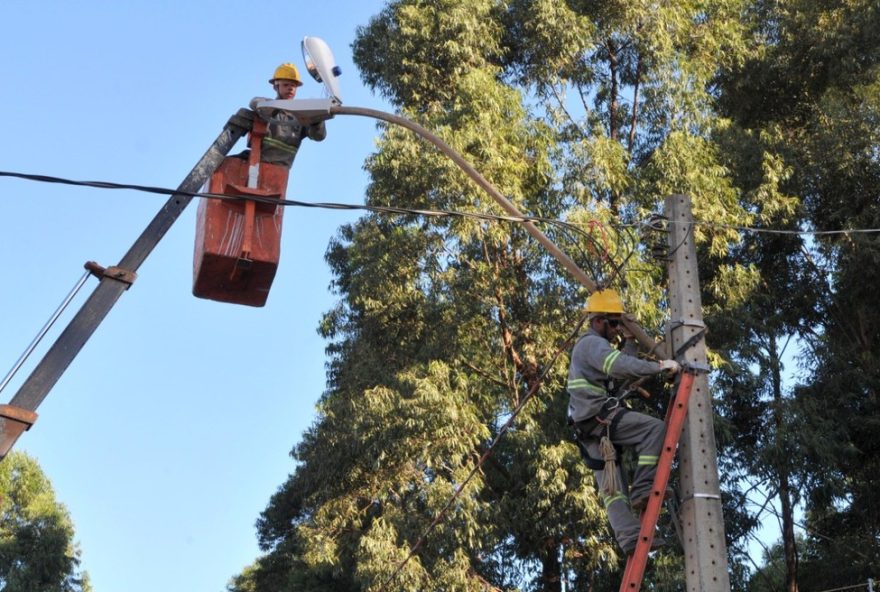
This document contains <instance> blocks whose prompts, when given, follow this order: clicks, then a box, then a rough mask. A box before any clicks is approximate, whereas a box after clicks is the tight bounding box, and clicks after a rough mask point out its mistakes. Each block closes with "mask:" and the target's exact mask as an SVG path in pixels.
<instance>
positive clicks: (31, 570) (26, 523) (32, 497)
mask: <svg viewBox="0 0 880 592" xmlns="http://www.w3.org/2000/svg"><path fill="white" fill-rule="evenodd" d="M78 568H79V551H78V549H76V547H75V546H74V542H73V524H72V522H71V521H70V516H69V515H68V513H67V509H66V508H65V507H64V506H63V505H61V504H59V503H58V502H57V501H56V500H55V493H54V492H53V491H52V486H51V485H50V484H49V481H48V479H46V476H45V475H44V474H43V472H42V470H40V467H39V465H37V463H36V461H35V460H33V459H31V458H30V457H28V456H27V455H26V454H24V453H21V452H12V453H10V454H9V455H8V456H7V457H6V458H5V459H4V460H3V462H2V463H0V584H2V588H3V590H5V591H6V592H88V591H89V590H91V587H90V586H89V583H88V576H87V575H86V574H83V573H80V572H79V569H78Z"/></svg>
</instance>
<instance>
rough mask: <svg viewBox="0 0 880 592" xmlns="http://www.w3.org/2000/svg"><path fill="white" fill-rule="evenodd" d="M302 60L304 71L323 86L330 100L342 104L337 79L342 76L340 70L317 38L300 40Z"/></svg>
mask: <svg viewBox="0 0 880 592" xmlns="http://www.w3.org/2000/svg"><path fill="white" fill-rule="evenodd" d="M302 52H303V60H304V61H305V63H306V70H308V71H309V74H311V75H312V78H314V79H315V80H317V81H318V82H321V83H323V84H324V88H326V89H327V93H328V94H329V95H330V99H331V100H333V101H336V103H337V104H339V105H341V104H342V98H341V96H340V94H341V93H340V91H339V82H338V80H337V79H338V78H339V76H340V75H341V74H342V70H341V69H340V68H339V66H337V65H336V61H335V60H334V59H333V52H331V51H330V48H329V47H328V46H327V44H326V43H325V42H324V40H323V39H321V38H319V37H304V38H303V40H302Z"/></svg>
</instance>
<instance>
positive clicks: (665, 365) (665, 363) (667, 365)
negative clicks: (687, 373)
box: [660, 360, 681, 374]
mask: <svg viewBox="0 0 880 592" xmlns="http://www.w3.org/2000/svg"><path fill="white" fill-rule="evenodd" d="M660 370H663V371H667V372H670V373H672V374H675V373H676V372H678V371H679V370H681V364H679V363H678V362H676V361H675V360H660Z"/></svg>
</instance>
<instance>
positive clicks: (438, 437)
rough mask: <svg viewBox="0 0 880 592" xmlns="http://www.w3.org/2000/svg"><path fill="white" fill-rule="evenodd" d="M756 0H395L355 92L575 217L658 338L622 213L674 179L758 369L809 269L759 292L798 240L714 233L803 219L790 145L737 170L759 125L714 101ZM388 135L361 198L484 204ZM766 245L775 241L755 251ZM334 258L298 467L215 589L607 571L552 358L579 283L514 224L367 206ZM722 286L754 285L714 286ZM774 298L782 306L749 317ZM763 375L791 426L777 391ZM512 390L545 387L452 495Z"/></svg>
mask: <svg viewBox="0 0 880 592" xmlns="http://www.w3.org/2000/svg"><path fill="white" fill-rule="evenodd" d="M750 7H752V4H751V3H748V2H746V1H745V0H742V1H728V2H697V1H689V0H679V1H674V2H667V3H663V5H662V6H659V7H658V6H656V5H654V4H651V5H647V4H645V5H642V4H639V3H635V4H634V3H631V2H616V1H603V2H580V1H575V0H572V1H570V2H566V3H562V2H557V1H554V0H514V1H512V2H498V1H494V0H477V1H470V2H462V1H461V0H397V1H393V2H390V3H389V4H388V5H387V6H386V8H385V9H384V10H383V11H382V12H381V13H380V14H379V15H377V16H376V17H374V18H373V19H372V20H371V21H370V23H369V24H368V25H367V26H365V27H363V28H362V29H360V30H359V31H358V36H357V39H356V41H355V43H354V46H353V49H354V56H355V61H356V62H357V64H358V67H359V68H360V69H361V72H362V77H363V79H364V81H365V82H366V83H367V84H368V85H370V86H371V87H372V88H373V89H374V90H376V91H378V92H380V93H381V94H383V95H384V96H385V97H387V98H388V99H389V101H390V102H391V103H392V104H393V105H394V106H395V108H397V109H398V110H399V111H400V112H401V113H402V114H403V115H405V116H407V117H410V118H412V119H414V120H416V121H418V122H419V123H421V124H423V125H424V126H426V127H428V128H429V129H431V130H432V131H435V132H436V133H438V134H439V135H440V136H441V137H443V138H444V140H446V141H447V142H448V143H449V144H450V145H452V146H453V147H454V148H456V149H457V150H459V151H460V152H462V153H463V154H465V155H466V157H467V158H468V159H469V160H470V161H471V162H473V163H474V164H475V165H476V168H477V169H479V170H480V171H481V172H482V173H483V174H484V176H486V177H487V178H488V179H489V180H490V181H491V182H492V183H493V184H495V185H496V186H497V187H499V188H500V190H501V191H502V193H504V194H505V195H506V196H508V198H510V199H511V200H512V201H513V202H514V203H516V204H517V205H518V207H520V209H522V210H523V211H525V212H528V213H530V214H534V215H539V216H542V217H545V218H555V219H565V220H566V221H567V222H568V223H569V224H568V225H553V226H548V228H547V229H548V233H549V234H551V235H552V236H553V238H554V239H555V240H557V242H559V243H561V244H562V245H563V246H564V247H565V249H566V250H567V251H568V252H570V253H573V254H575V257H576V258H577V260H578V262H579V263H581V264H582V266H584V267H585V268H587V269H588V270H589V271H590V272H591V273H592V274H593V275H594V276H595V278H596V279H597V281H599V282H600V283H602V284H603V285H605V286H612V285H613V286H615V287H620V288H622V289H624V290H625V292H626V296H627V297H628V300H629V303H630V308H631V309H632V310H633V311H634V312H636V313H637V314H638V315H639V316H640V317H641V318H642V320H643V321H644V322H645V323H646V325H647V326H649V327H650V328H652V329H654V330H659V329H660V325H661V323H662V321H663V319H664V314H663V304H664V295H663V291H662V283H663V279H662V276H661V273H660V267H659V266H657V265H655V262H654V261H653V260H652V259H651V252H650V250H649V249H648V248H647V247H646V246H644V245H643V244H642V243H641V240H640V239H641V238H642V237H641V236H639V235H638V233H637V232H635V231H634V230H633V227H634V226H635V225H637V224H638V223H640V222H641V221H643V220H644V219H645V218H646V217H647V216H648V215H649V214H651V213H654V212H657V211H658V209H659V207H660V204H661V203H662V199H663V198H664V197H665V196H666V195H667V194H669V193H672V192H676V193H678V192H687V193H690V194H691V195H692V196H693V198H694V204H695V213H696V215H697V216H698V218H699V219H700V221H701V222H702V223H703V224H702V225H701V226H699V227H698V229H697V231H696V232H697V239H698V243H699V246H700V258H701V264H702V265H703V267H705V268H707V271H708V273H707V275H706V277H708V278H710V281H711V286H712V289H714V290H716V293H715V294H714V299H713V300H712V303H713V305H714V306H715V307H716V310H715V311H714V312H715V313H716V315H717V318H718V319H727V320H728V321H729V320H730V319H733V318H734V316H733V315H732V314H731V312H730V311H731V310H740V311H742V310H745V309H744V308H743V303H745V302H753V303H754V307H753V308H750V309H749V310H747V312H748V313H749V314H750V315H751V318H752V321H753V322H751V323H750V324H749V325H748V331H752V333H751V334H750V335H751V336H748V335H747V336H743V335H742V334H740V333H736V332H735V331H734V327H733V323H730V325H729V327H728V328H729V329H730V332H731V333H730V336H729V338H725V342H724V344H725V345H728V344H729V348H728V349H727V350H725V353H729V355H730V357H731V359H733V356H734V355H737V356H738V358H736V359H734V361H735V362H737V363H740V364H747V363H749V362H750V361H751V360H753V359H757V358H755V357H754V355H753V354H754V352H751V353H750V352H748V351H745V350H746V349H747V348H753V347H754V345H755V340H756V339H757V338H761V339H764V340H765V342H766V344H767V348H766V351H764V352H762V353H761V355H760V360H761V362H762V363H766V364H767V365H768V366H767V367H768V368H770V369H773V366H772V364H773V363H774V360H775V361H778V352H776V351H774V347H775V346H776V344H778V343H779V340H780V339H781V338H782V337H783V336H784V334H785V332H786V331H788V330H789V329H790V327H791V326H794V325H796V324H797V322H798V320H799V319H800V318H801V317H797V319H798V320H793V319H791V318H789V317H788V316H787V315H785V314H782V312H785V311H784V310H781V308H782V307H779V306H776V304H777V303H775V302H774V301H773V297H772V295H774V294H775V295H779V294H782V293H783V287H784V286H785V285H787V286H788V289H791V288H792V287H795V288H796V287H799V286H801V285H802V283H801V282H802V281H803V277H802V275H800V274H799V273H792V274H790V275H788V276H786V280H785V281H786V282H787V284H784V283H782V282H780V283H778V284H775V283H774V284H773V288H774V290H773V291H772V292H771V294H769V295H768V297H767V298H766V299H752V300H749V297H750V296H752V295H755V294H760V293H761V291H762V290H763V289H764V286H763V285H762V284H761V283H760V282H758V281H755V280H756V279H760V277H759V273H760V271H759V269H764V270H767V271H769V270H771V269H772V268H773V267H779V268H785V266H786V264H787V262H788V261H790V260H791V258H792V257H793V256H795V255H793V253H794V254H796V253H797V252H798V251H797V244H796V243H795V242H793V241H788V242H786V241H779V242H778V244H777V243H773V242H772V241H758V240H754V241H751V242H749V241H745V240H743V237H742V236H741V234H740V233H739V232H737V231H736V230H734V229H733V228H730V226H733V225H737V226H739V225H743V224H749V223H753V222H757V223H765V224H770V223H779V222H784V223H786V224H789V225H793V224H795V221H794V218H793V216H794V212H795V211H796V210H797V206H798V205H799V202H798V200H797V199H795V198H793V197H791V195H792V194H790V193H789V192H787V191H786V187H785V182H786V179H787V175H788V174H789V171H788V169H787V168H786V164H787V162H786V161H785V160H783V159H782V158H781V156H780V154H781V151H780V150H767V151H766V154H764V152H762V153H761V158H757V159H752V160H751V161H747V160H746V159H745V157H744V156H743V155H745V154H747V153H748V146H749V145H751V146H752V147H754V146H755V145H761V144H762V143H763V144H765V145H770V142H769V140H764V139H763V138H761V137H760V136H758V141H756V140H755V137H754V136H752V135H750V130H749V128H748V127H747V126H745V125H741V124H737V123H736V120H735V119H733V116H732V115H731V114H727V115H726V116H725V115H721V114H719V111H718V109H717V107H718V105H719V104H720V94H721V93H722V90H723V86H722V85H721V82H722V78H721V76H720V75H721V73H722V71H728V72H738V71H740V67H741V66H742V65H743V64H744V63H746V61H747V60H748V59H752V58H754V57H755V56H759V55H760V47H757V48H756V47H755V46H754V45H750V44H749V40H750V38H749V37H748V35H749V33H750V31H749V29H748V22H747V21H746V20H745V18H744V14H745V13H746V12H747V9H749V8H750ZM381 131H382V137H381V140H380V142H379V145H378V148H377V151H376V153H375V154H374V155H372V156H371V158H370V159H369V160H368V162H367V164H366V168H367V170H368V172H369V173H370V175H371V183H370V186H369V187H368V189H367V201H368V203H370V204H371V205H382V206H384V205H393V206H396V207H408V208H420V209H425V208H432V209H445V210H456V211H460V212H498V209H497V206H496V205H495V204H494V203H493V202H492V201H491V200H489V199H487V197H486V196H485V195H483V194H481V193H480V192H479V191H478V189H477V188H476V187H475V186H474V185H473V184H472V183H471V182H470V180H469V179H467V178H466V177H465V176H464V175H463V174H462V173H461V172H460V171H458V170H456V169H455V168H454V166H453V165H452V163H450V162H448V161H447V160H445V158H444V157H442V156H441V155H439V154H437V153H436V152H434V151H433V150H430V149H427V148H426V146H425V144H424V143H422V142H421V141H419V140H418V139H417V138H415V137H414V136H412V135H411V134H410V133H409V132H406V131H403V130H400V129H397V128H390V127H386V126H383V127H382V128H381ZM731 146H733V147H735V148H737V150H736V151H734V152H732V153H730V154H728V152H727V149H728V148H730V147H731ZM765 248H770V249H771V250H772V251H773V252H772V253H767V256H766V257H763V258H762V255H764V254H765V253H764V249H765ZM777 250H778V252H776V251H777ZM771 254H772V255H773V256H770V255H771ZM743 256H745V257H747V259H748V260H746V261H743V260H742V257H743ZM327 261H328V263H329V265H330V267H331V269H332V270H333V273H334V278H335V279H334V281H333V287H334V289H335V290H336V293H337V294H338V296H339V302H338V305H337V306H336V307H335V308H334V309H333V310H331V311H329V312H328V314H327V315H326V316H325V318H324V319H323V322H322V324H321V328H320V330H321V333H322V335H324V336H325V337H326V338H327V339H328V341H329V346H328V354H329V355H330V363H329V366H328V388H327V390H326V392H325V393H324V394H323V396H322V397H321V400H320V407H319V416H318V418H317V420H316V422H315V424H314V425H313V426H312V427H311V428H310V429H309V430H308V431H307V433H306V434H305V435H304V436H303V438H302V440H301V442H300V443H299V444H297V446H296V447H295V448H294V451H293V453H292V454H293V457H294V459H295V460H296V462H297V466H296V470H295V471H294V473H293V474H292V475H291V476H290V478H289V479H288V480H287V481H286V482H285V483H283V484H282V485H281V487H280V488H279V490H278V491H277V492H276V493H275V495H273V496H272V498H271V500H270V502H269V504H268V506H267V508H266V510H265V511H264V512H263V514H262V515H261V517H260V519H259V521H258V533H259V535H258V536H259V540H260V544H261V547H262V549H263V551H264V552H265V555H264V556H263V557H261V558H260V560H258V562H257V563H256V564H255V565H254V566H253V567H252V568H251V569H250V570H249V571H248V573H246V574H243V575H242V576H241V579H239V580H237V581H236V582H234V583H233V586H237V587H233V588H231V589H235V590H241V591H245V590H247V591H248V592H251V591H252V590H254V591H257V592H262V591H263V590H270V589H272V590H323V589H330V588H332V589H336V590H351V591H355V590H378V589H380V588H381V587H382V586H383V583H384V582H387V581H390V580H393V584H391V586H392V587H393V588H394V589H406V590H416V589H419V590H421V589H432V590H444V589H462V590H471V589H473V590H485V589H490V590H492V589H521V590H541V591H547V592H554V591H557V590H561V589H562V586H563V584H562V583H563V582H567V584H568V585H567V586H566V587H569V588H576V589H601V588H607V587H610V585H611V580H612V579H613V578H614V577H615V574H616V570H617V569H618V568H619V557H617V555H616V552H615V547H614V545H613V544H612V541H611V540H610V537H609V534H608V531H607V528H606V526H605V518H604V515H603V512H602V509H601V508H600V507H599V504H598V500H597V499H596V495H595V491H594V490H593V488H592V480H591V478H590V477H589V475H588V474H587V470H586V468H585V466H584V465H583V463H582V462H581V461H580V459H579V458H578V456H577V451H576V449H575V448H574V447H573V446H572V445H571V443H570V442H569V441H568V438H569V437H568V435H567V434H566V428H565V425H564V423H565V418H564V414H565V401H566V394H565V391H564V383H565V376H566V363H565V362H566V361H565V359H564V357H563V358H558V357H555V354H556V353H557V351H558V350H559V348H560V346H561V344H562V342H563V341H564V339H565V337H566V336H567V335H568V334H569V333H570V332H572V331H573V330H574V327H575V326H576V323H577V320H578V319H579V317H580V313H579V308H580V306H581V303H582V297H583V294H582V293H581V292H580V290H579V289H578V287H577V286H574V285H573V284H572V282H571V280H570V279H569V278H568V277H567V276H566V274H565V272H563V271H562V270H560V269H559V268H558V267H557V266H556V264H555V262H554V261H553V260H551V259H550V258H549V257H548V256H547V254H546V253H544V252H543V250H542V249H540V248H539V247H538V246H537V245H536V244H534V242H533V241H532V240H531V239H530V238H529V237H528V236H527V235H526V233H525V232H523V231H522V229H521V228H519V227H518V226H516V225H515V224H508V223H498V222H488V221H486V220H482V219H473V218H468V217H447V218H437V217H429V218H422V217H418V216H416V215H399V216H396V217H388V216H385V215H379V214H370V215H368V216H366V217H364V218H363V219H361V220H360V221H358V222H357V223H355V224H352V225H348V226H345V227H343V228H342V229H341V231H340V233H339V235H338V236H337V237H336V239H334V241H333V242H332V243H331V245H330V248H329V249H328V252H327ZM795 271H796V272H797V271H800V268H798V269H797V270H795ZM701 273H702V270H701ZM736 278H744V279H746V280H748V281H747V282H746V283H745V284H731V283H730V282H729V281H727V280H731V279H736ZM734 297H735V298H734ZM704 301H705V296H704ZM766 314H774V315H776V318H775V319H774V323H773V324H771V325H769V326H765V327H758V323H757V321H758V320H759V319H761V315H766ZM750 355H751V356H752V357H750ZM773 371H774V372H775V374H774V376H778V375H779V373H778V370H773ZM750 387H752V388H757V385H750ZM766 392H768V393H770V398H772V399H773V400H774V401H777V400H778V405H776V407H777V408H778V409H779V415H775V416H773V417H774V419H778V420H779V421H780V422H779V423H778V428H777V429H776V430H775V432H774V436H779V437H782V436H784V435H785V433H786V427H785V426H786V424H785V422H784V421H782V420H783V419H786V418H787V417H788V415H787V414H788V411H787V407H786V405H785V404H783V403H784V401H783V399H784V396H783V395H784V393H783V391H782V389H781V384H780V383H778V382H777V383H775V384H774V388H773V389H771V390H769V391H766ZM527 393H536V394H535V396H534V398H533V399H532V400H530V402H529V405H527V406H525V407H524V408H523V409H522V411H521V412H520V413H519V415H518V416H517V417H516V420H515V422H514V423H513V425H512V429H511V431H510V432H508V433H507V434H506V435H505V436H504V438H502V439H501V440H500V441H499V443H498V445H497V446H496V448H495V449H494V453H493V454H492V456H491V457H489V460H488V461H487V462H485V464H483V465H482V467H481V470H480V471H478V472H477V473H476V474H475V477H474V478H473V479H472V481H470V482H469V483H468V486H467V488H465V489H460V486H461V485H462V484H463V483H464V480H465V479H466V478H467V477H468V475H470V474H471V472H472V471H473V470H474V468H475V466H476V462H477V460H478V459H479V458H481V457H482V456H483V455H484V454H485V451H486V449H487V446H488V445H489V444H490V442H493V441H494V438H495V436H497V435H498V433H499V429H500V427H501V426H502V425H504V424H505V422H506V421H507V420H508V419H509V418H510V417H511V414H512V412H513V410H514V409H516V408H517V407H518V405H519V403H520V402H521V401H523V399H524V397H525V396H526V395H527ZM731 442H732V446H743V445H744V444H745V442H744V441H742V440H740V441H737V440H731ZM768 442H769V443H770V444H772V445H771V446H769V447H767V448H766V450H767V451H770V450H771V449H776V450H777V452H780V451H784V450H785V448H784V446H782V445H781V444H779V442H780V440H778V439H777V438H775V437H773V438H770V439H769V440H768ZM774 447H776V448H774ZM737 450H738V451H739V453H740V454H741V455H743V456H745V455H747V454H750V453H751V452H752V451H754V450H756V448H754V447H753V448H738V449H737ZM768 454H769V452H768ZM748 466H749V467H750V469H753V470H757V469H758V468H766V467H767V466H770V465H768V463H764V464H761V463H758V462H752V463H750V464H749V465H748ZM772 466H775V465H772ZM728 484H729V485H730V486H731V487H736V486H737V485H738V484H737V483H736V482H735V481H729V482H728ZM453 495H455V496H456V497H455V498H454V499H455V503H453V504H451V505H447V504H449V503H450V500H452V499H453ZM441 518H442V519H441ZM432 524H433V525H434V526H433V529H432V530H431V531H430V533H429V534H428V535H427V536H425V533H426V531H427V529H428V526H429V525H432ZM748 527H749V524H748V523H747V521H746V520H743V521H742V528H741V529H739V530H737V531H736V533H737V534H742V533H743V532H746V531H747V529H748ZM416 546H417V547H418V549H417V552H415V553H412V554H411V553H410V549H411V548H413V547H416ZM404 559H409V561H408V562H407V563H406V564H405V565H404V564H403V560H404ZM677 561H679V562H680V558H679V559H677V558H675V557H674V556H670V557H668V558H664V560H662V561H655V562H652V566H653V569H654V570H655V571H654V573H653V574H652V575H654V576H656V577H657V578H658V579H660V578H664V577H665V578H667V580H669V581H671V582H672V584H670V586H672V585H675V584H674V582H675V578H676V575H675V573H679V574H680V569H678V570H676V568H677V567H678V566H680V563H677Z"/></svg>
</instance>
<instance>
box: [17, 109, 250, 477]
mask: <svg viewBox="0 0 880 592" xmlns="http://www.w3.org/2000/svg"><path fill="white" fill-rule="evenodd" d="M253 117H254V114H253V112H251V111H248V110H246V109H240V110H239V111H238V113H236V114H235V115H233V116H232V117H231V118H230V119H229V121H228V122H227V123H226V125H225V126H224V128H223V131H222V132H221V133H220V135H219V136H218V137H217V139H216V140H215V141H214V143H213V144H212V145H211V147H210V148H208V151H207V152H205V155H204V156H202V158H201V160H199V162H198V163H197V164H196V166H195V167H194V168H193V169H192V171H191V172H190V173H189V175H187V177H186V178H185V179H184V180H183V182H182V183H181V184H180V186H179V187H178V191H180V192H183V193H194V192H196V191H198V190H199V188H200V187H201V186H202V185H203V184H204V183H205V181H207V180H208V178H209V177H210V176H211V175H212V174H213V173H214V171H215V170H216V169H217V167H218V166H220V163H221V162H223V158H224V157H225V156H226V155H227V154H228V153H229V151H230V150H231V149H232V147H233V146H234V145H235V143H236V142H237V141H238V140H239V139H240V138H241V137H242V136H244V135H245V134H246V133H247V132H248V131H249V130H250V129H251V126H252V125H253ZM183 193H175V194H174V195H172V196H171V197H170V198H169V199H168V201H167V202H166V203H165V205H164V206H163V207H162V209H161V210H160V211H159V213H158V214H156V216H155V217H154V218H153V220H152V221H151V222H150V224H149V225H148V226H147V228H146V229H145V230H144V231H143V233H141V235H140V237H138V239H137V240H136V241H135V242H134V244H133V245H132V246H131V248H130V249H129V250H128V252H127V253H126V254H125V256H124V257H123V258H122V259H121V260H120V262H119V264H118V265H117V266H115V268H117V269H121V270H126V271H127V272H130V273H131V274H134V273H135V272H136V271H137V269H138V268H139V267H140V266H141V264H142V263H143V262H144V260H145V259H146V258H147V256H148V255H149V254H150V253H151V252H152V251H153V249H154V248H155V247H156V245H157V244H158V242H159V241H160V240H161V239H162V237H164V236H165V233H166V232H168V230H169V229H170V228H171V225H172V224H173V223H174V222H175V221H176V220H177V218H178V217H179V216H180V214H181V213H183V210H184V208H186V206H187V205H188V204H189V202H190V201H192V199H193V198H192V196H190V195H184V194H183ZM129 286H130V283H127V282H125V281H118V280H117V279H115V278H113V277H110V276H109V275H106V274H105V275H104V276H103V277H102V278H101V282H100V283H99V284H98V286H97V287H96V288H95V290H94V291H93V292H92V294H91V296H89V298H88V300H86V302H85V304H83V306H82V308H80V310H79V312H77V314H76V316H74V318H73V319H72V320H71V321H70V323H69V324H68V325H67V327H66V328H65V329H64V331H63V332H62V333H61V335H60V336H59V337H58V339H57V340H56V341H55V343H54V344H52V346H51V347H50V348H49V351H48V352H46V355H45V356H43V359H42V360H40V362H39V364H37V366H36V368H34V370H33V372H31V374H30V376H28V378H27V379H26V380H25V381H24V383H23V384H22V385H21V387H20V388H19V389H18V392H16V393H15V396H14V397H13V398H12V400H11V401H10V405H11V406H12V407H14V408H17V409H22V410H27V411H35V410H36V409H37V407H38V406H39V405H40V403H42V402H43V399H45V398H46V395H47V394H48V393H49V391H50V390H51V389H52V387H53V386H55V383H56V382H58V379H59V378H61V375H62V374H63V373H64V371H65V370H66V369H67V367H68V366H69V365H70V363H71V362H72V361H73V359H74V358H75V357H76V355H77V354H78V353H79V352H80V350H81V349H82V347H83V346H84V345H85V343H86V341H88V339H89V338H90V337H91V336H92V334H93V333H94V332H95V330H96V329H97V328H98V325H100V324H101V322H102V321H103V320H104V317H106V316H107V314H108V313H109V312H110V309H111V308H113V305H114V304H116V301H117V300H118V299H119V297H120V296H121V295H122V293H123V292H125V290H126V289H128V287H129ZM9 422H10V420H9V418H7V417H5V416H3V415H0V443H2V446H0V460H2V459H3V458H4V457H5V456H6V454H7V453H8V452H9V450H10V449H11V448H12V446H13V444H14V443H15V438H11V439H10V438H9V437H8V435H9V432H11V431H12V429H13V427H14V426H12V425H10V423H9ZM18 432H19V433H20V432H21V430H18Z"/></svg>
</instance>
